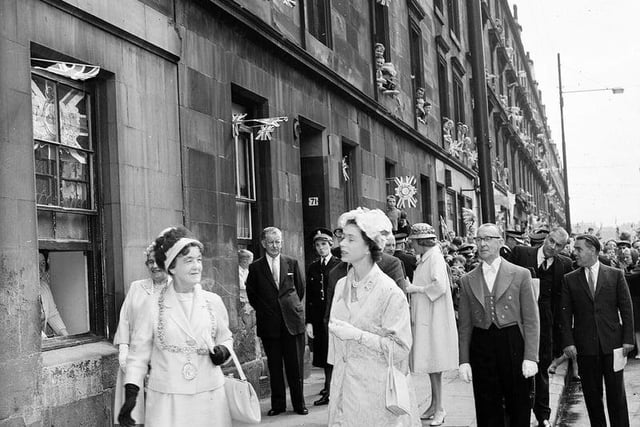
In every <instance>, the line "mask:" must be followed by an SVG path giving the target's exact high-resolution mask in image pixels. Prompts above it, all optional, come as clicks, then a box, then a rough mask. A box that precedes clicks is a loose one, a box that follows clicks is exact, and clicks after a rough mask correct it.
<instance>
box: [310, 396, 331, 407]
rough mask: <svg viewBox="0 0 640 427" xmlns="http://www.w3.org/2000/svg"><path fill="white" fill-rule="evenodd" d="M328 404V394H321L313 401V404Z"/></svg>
mask: <svg viewBox="0 0 640 427" xmlns="http://www.w3.org/2000/svg"><path fill="white" fill-rule="evenodd" d="M328 404H329V395H328V394H325V395H323V396H322V397H321V398H320V399H318V400H316V401H315V402H313V406H322V405H328Z"/></svg>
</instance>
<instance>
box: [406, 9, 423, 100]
mask: <svg viewBox="0 0 640 427" xmlns="http://www.w3.org/2000/svg"><path fill="white" fill-rule="evenodd" d="M409 50H410V53H411V78H412V79H413V93H415V92H416V89H418V88H419V87H421V88H424V86H423V84H424V71H423V67H422V32H421V31H420V26H419V25H418V23H417V22H416V21H415V20H414V19H413V18H409Z"/></svg>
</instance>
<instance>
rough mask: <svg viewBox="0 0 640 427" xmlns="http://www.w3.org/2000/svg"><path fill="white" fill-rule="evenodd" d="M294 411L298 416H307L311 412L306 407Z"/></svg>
mask: <svg viewBox="0 0 640 427" xmlns="http://www.w3.org/2000/svg"><path fill="white" fill-rule="evenodd" d="M294 411H295V413H296V414H298V415H307V414H308V413H309V410H308V409H307V408H306V407H304V406H303V407H302V408H297V409H294Z"/></svg>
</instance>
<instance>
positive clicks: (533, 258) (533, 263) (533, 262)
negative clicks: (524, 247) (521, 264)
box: [527, 248, 539, 271]
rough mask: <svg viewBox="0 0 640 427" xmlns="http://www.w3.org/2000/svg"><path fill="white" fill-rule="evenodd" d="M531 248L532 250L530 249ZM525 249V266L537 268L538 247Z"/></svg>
mask: <svg viewBox="0 0 640 427" xmlns="http://www.w3.org/2000/svg"><path fill="white" fill-rule="evenodd" d="M531 249H533V250H531ZM531 249H530V250H528V251H527V258H528V259H527V266H529V267H533V268H535V269H536V271H537V270H538V267H539V266H538V248H535V249H534V248H531Z"/></svg>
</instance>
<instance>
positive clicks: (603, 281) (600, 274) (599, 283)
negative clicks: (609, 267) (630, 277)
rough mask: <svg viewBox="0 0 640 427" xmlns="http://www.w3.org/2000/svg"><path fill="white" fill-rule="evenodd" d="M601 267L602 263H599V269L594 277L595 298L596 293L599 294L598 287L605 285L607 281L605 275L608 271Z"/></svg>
mask: <svg viewBox="0 0 640 427" xmlns="http://www.w3.org/2000/svg"><path fill="white" fill-rule="evenodd" d="M602 267H603V265H602V264H600V269H599V270H598V278H597V279H596V295H595V298H598V295H599V294H600V289H602V287H603V286H605V285H606V283H607V279H606V278H605V276H606V275H607V274H608V272H606V271H605V269H604V268H602Z"/></svg>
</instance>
